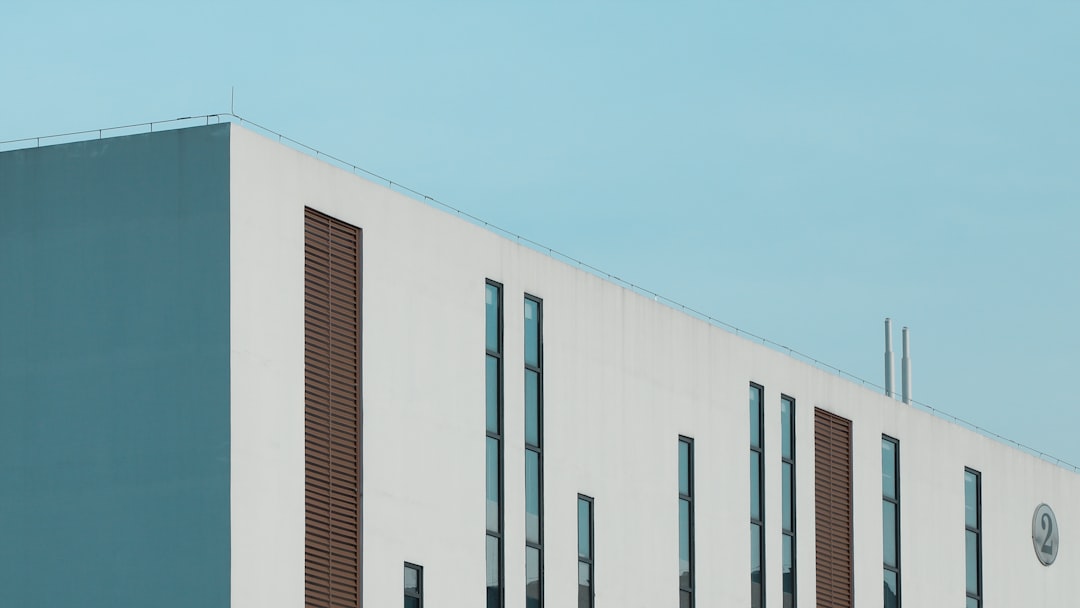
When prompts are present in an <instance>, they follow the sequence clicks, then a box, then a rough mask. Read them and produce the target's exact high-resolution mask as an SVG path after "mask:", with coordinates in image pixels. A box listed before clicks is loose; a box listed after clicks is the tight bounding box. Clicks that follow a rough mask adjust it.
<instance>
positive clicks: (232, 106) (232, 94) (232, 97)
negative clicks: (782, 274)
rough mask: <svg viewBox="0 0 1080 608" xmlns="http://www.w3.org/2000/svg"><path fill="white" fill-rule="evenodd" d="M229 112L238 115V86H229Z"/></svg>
mask: <svg viewBox="0 0 1080 608" xmlns="http://www.w3.org/2000/svg"><path fill="white" fill-rule="evenodd" d="M229 114H232V115H233V116H236V87H229Z"/></svg>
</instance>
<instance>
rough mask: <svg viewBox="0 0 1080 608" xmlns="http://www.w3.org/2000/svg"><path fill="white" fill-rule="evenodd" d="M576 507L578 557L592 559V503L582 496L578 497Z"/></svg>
mask: <svg viewBox="0 0 1080 608" xmlns="http://www.w3.org/2000/svg"><path fill="white" fill-rule="evenodd" d="M577 508H578V511H577V513H578V515H577V521H578V537H577V538H578V540H577V547H578V557H584V558H585V559H592V530H591V527H592V503H590V502H589V501H588V500H585V499H584V498H579V499H578V503H577Z"/></svg>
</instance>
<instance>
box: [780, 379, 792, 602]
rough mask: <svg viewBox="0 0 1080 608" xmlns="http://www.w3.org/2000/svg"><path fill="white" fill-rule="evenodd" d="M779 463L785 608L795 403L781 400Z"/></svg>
mask: <svg viewBox="0 0 1080 608" xmlns="http://www.w3.org/2000/svg"><path fill="white" fill-rule="evenodd" d="M780 443H781V444H782V445H781V450H780V462H781V466H782V467H783V469H784V470H783V484H784V486H783V490H782V492H783V496H782V497H781V500H782V501H783V518H784V524H783V529H782V536H783V550H784V564H783V566H784V570H783V576H784V581H783V583H784V584H783V594H784V595H783V598H784V608H794V606H795V400H794V399H792V398H791V397H787V396H783V395H782V396H781V397H780Z"/></svg>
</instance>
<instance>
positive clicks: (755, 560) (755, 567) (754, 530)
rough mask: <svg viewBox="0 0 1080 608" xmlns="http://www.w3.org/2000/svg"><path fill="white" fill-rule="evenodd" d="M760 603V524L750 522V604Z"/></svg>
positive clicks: (753, 606)
mask: <svg viewBox="0 0 1080 608" xmlns="http://www.w3.org/2000/svg"><path fill="white" fill-rule="evenodd" d="M761 603H762V575H761V526H759V525H757V524H750V606H751V608H760V606H761Z"/></svg>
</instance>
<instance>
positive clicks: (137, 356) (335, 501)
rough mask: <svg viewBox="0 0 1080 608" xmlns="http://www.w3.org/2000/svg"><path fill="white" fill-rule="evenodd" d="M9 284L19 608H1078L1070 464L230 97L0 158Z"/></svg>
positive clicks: (9, 438) (1079, 507) (8, 375)
mask: <svg viewBox="0 0 1080 608" xmlns="http://www.w3.org/2000/svg"><path fill="white" fill-rule="evenodd" d="M354 253H355V255H356V258H355V259H352V258H351V257H350V256H352V255H354ZM0 286H2V289H3V297H2V298H0V482H2V484H3V485H2V486H0V487H4V488H7V489H10V490H11V491H5V492H0V538H2V539H4V542H2V543H0V566H2V567H0V605H5V606H24V607H30V606H50V607H51V606H58V605H78V606H116V605H128V606H134V605H144V606H150V605H153V606H194V605H199V606H232V607H236V608H240V607H243V608H248V607H250V608H273V607H281V608H286V607H296V606H358V605H362V606H364V607H366V608H382V607H386V606H396V605H401V602H402V601H403V597H404V601H405V605H406V606H418V605H420V603H421V602H422V603H423V605H425V606H428V607H429V608H430V607H435V606H439V607H448V608H474V607H476V606H484V605H485V602H487V605H488V606H506V607H508V608H525V607H529V608H531V607H533V606H541V605H542V606H545V607H547V608H565V607H569V606H588V607H596V608H608V607H611V608H614V607H620V608H638V607H640V608H646V607H648V608H654V607H657V606H660V607H670V608H675V607H677V606H696V607H698V608H713V607H717V608H727V607H738V606H741V607H751V606H754V607H757V606H767V607H776V608H779V607H786V606H802V607H810V606H821V607H844V606H858V607H859V608H863V607H875V606H906V607H912V608H913V607H920V608H924V607H939V606H940V607H948V606H956V607H960V606H967V607H968V608H972V607H979V608H981V607H983V606H985V607H988V608H995V607H996V608H1020V607H1024V608H1035V607H1046V608H1050V607H1054V608H1059V607H1062V606H1073V605H1076V604H1077V602H1078V600H1077V599H1076V592H1075V591H1074V590H1073V588H1072V585H1073V584H1074V583H1075V577H1076V575H1077V574H1078V573H1080V477H1078V475H1077V474H1076V473H1075V472H1072V471H1070V470H1065V469H1062V468H1060V467H1058V466H1055V465H1052V464H1050V463H1048V462H1045V461H1043V460H1041V459H1039V458H1036V457H1034V456H1032V455H1029V454H1027V453H1024V452H1021V451H1018V450H1016V449H1013V448H1010V447H1008V446H1006V445H1003V444H1001V443H999V442H996V441H994V440H991V439H988V438H986V437H984V436H982V435H979V434H977V433H974V432H972V431H969V430H967V429H964V428H961V427H959V426H956V425H954V424H952V423H949V422H947V421H944V420H942V419H940V418H937V417H935V416H933V415H931V414H928V413H926V412H924V411H921V410H918V409H915V408H913V407H911V406H908V405H905V404H903V403H902V402H900V401H898V400H896V399H894V398H891V397H887V396H884V395H882V394H879V393H877V392H874V391H871V390H868V389H866V388H863V387H861V386H859V385H857V384H854V383H852V382H850V381H848V380H845V379H842V378H840V377H838V376H835V375H833V374H831V373H828V372H826V371H823V370H821V369H818V368H816V367H813V366H811V365H808V364H806V363H803V362H801V361H798V360H796V359H793V358H791V357H789V356H788V355H786V354H782V353H779V352H776V351H774V350H771V349H769V348H766V347H764V346H762V345H760V344H757V343H754V342H751V341H748V340H746V339H743V338H741V337H738V336H736V335H733V334H732V333H729V332H728V331H726V330H723V329H720V328H718V327H715V326H712V325H710V324H708V323H706V322H704V321H701V320H699V319H696V318H693V317H691V316H688V315H686V314H684V313H681V312H678V311H676V310H674V309H672V308H669V307H668V306H666V305H664V304H662V303H658V302H655V301H653V300H652V299H650V298H646V297H643V296H641V295H639V294H637V293H634V292H633V291H630V290H628V289H626V288H623V287H621V286H618V285H615V284H613V283H610V282H608V281H606V280H603V279H601V278H598V277H597V276H594V275H593V274H590V273H588V272H585V271H583V270H581V269H578V268H575V267H572V266H569V265H567V264H565V263H563V262H560V261H557V260H555V259H552V258H551V257H548V256H546V255H544V254H542V253H539V252H537V251H535V250H533V249H530V248H528V247H525V246H522V245H520V244H517V243H515V242H512V241H510V240H508V239H506V238H503V237H501V236H498V235H496V234H493V233H491V232H489V231H487V230H485V229H483V228H481V227H478V226H475V225H473V224H470V223H468V222H465V221H463V220H461V219H458V218H456V217H454V216H452V215H449V214H447V213H445V212H443V211H441V210H438V209H436V208H433V207H431V206H428V205H425V204H423V203H420V202H417V201H415V200H413V199H411V198H408V197H406V196H404V195H402V194H399V193H397V192H394V191H391V190H389V189H387V188H384V187H382V186H379V185H376V184H373V183H371V182H369V181H366V180H364V179H362V178H360V177H357V176H356V175H353V174H352V173H350V172H349V171H346V170H342V169H340V168H337V167H335V166H332V165H330V164H327V163H325V162H322V161H320V160H318V159H316V158H313V157H311V156H309V155H306V154H304V153H301V152H299V151H296V150H294V149H292V148H289V147H287V146H284V145H281V144H279V143H277V142H273V141H271V140H268V139H266V138H264V137H263V136H261V135H258V134H256V133H254V132H252V131H249V130H246V129H244V128H242V127H239V126H237V125H235V124H227V123H223V124H220V125H210V126H206V127H198V128H192V129H182V130H174V131H164V132H157V133H149V134H142V135H134V136H128V137H119V138H112V139H102V140H94V141H86V142H77V143H69V144H62V145H57V146H49V147H42V148H32V149H26V150H17V151H11V152H4V153H0ZM305 412H306V414H305ZM354 435H355V437H354ZM894 457H895V459H894ZM894 465H895V466H894ZM897 472H898V474H897ZM350 480H353V481H350ZM1044 504H1045V505H1048V506H1049V507H1050V508H1051V509H1052V515H1051V514H1050V513H1049V512H1047V511H1045V510H1044V511H1042V512H1038V513H1037V512H1036V511H1037V508H1039V507H1040V505H1044ZM354 512H355V515H354ZM893 513H898V515H896V516H895V517H894V516H893V515H892V514H893ZM1059 522H1060V528H1059V527H1058V523H1059ZM896 524H898V526H897V525H896ZM1044 560H1045V561H1051V560H1052V563H1051V564H1050V565H1044V563H1043V561H1044ZM57 576H59V577H60V578H61V579H65V578H66V579H68V582H69V584H66V585H57V584H56V583H55V581H56V577H57ZM413 580H415V581H416V582H415V584H411V583H412V581H413ZM50 581H52V582H50ZM579 583H581V584H579ZM351 593H355V594H357V596H358V597H352V596H351V595H350V594H351ZM897 595H898V596H899V597H898V598H897V597H896V596H897ZM530 598H531V599H530ZM410 602H412V603H410Z"/></svg>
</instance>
